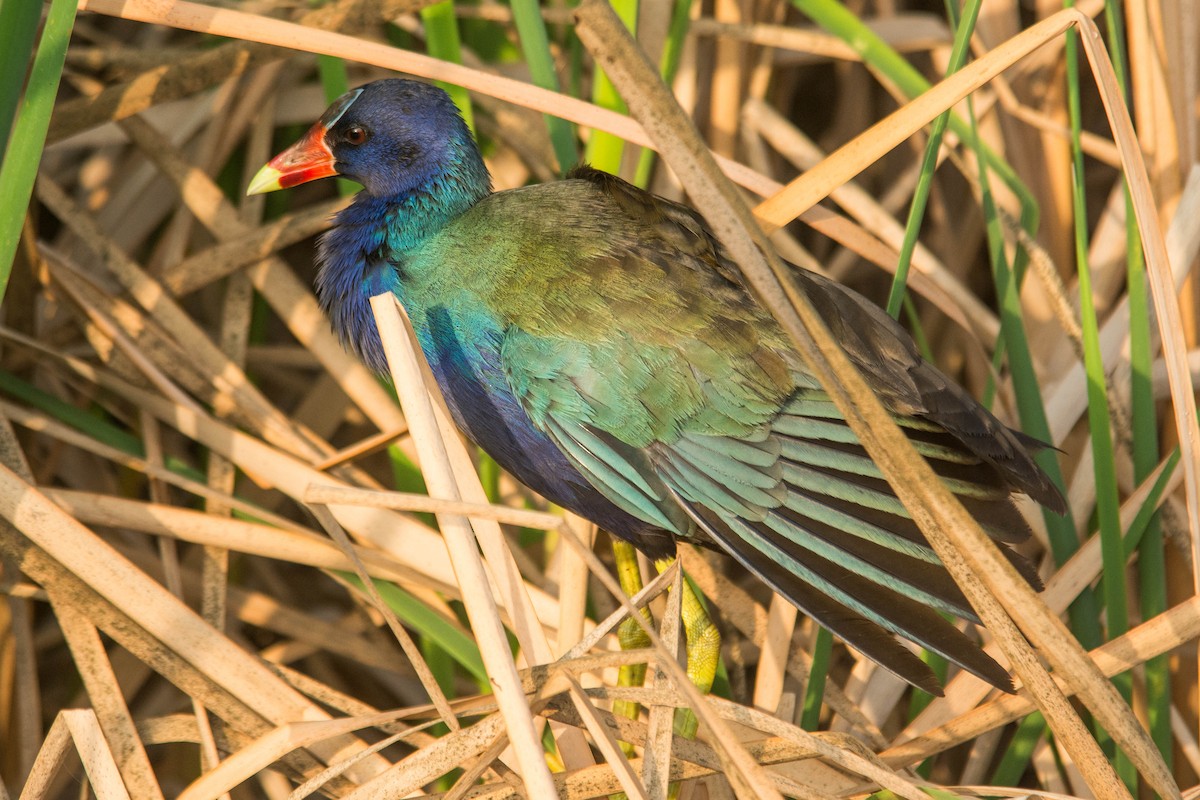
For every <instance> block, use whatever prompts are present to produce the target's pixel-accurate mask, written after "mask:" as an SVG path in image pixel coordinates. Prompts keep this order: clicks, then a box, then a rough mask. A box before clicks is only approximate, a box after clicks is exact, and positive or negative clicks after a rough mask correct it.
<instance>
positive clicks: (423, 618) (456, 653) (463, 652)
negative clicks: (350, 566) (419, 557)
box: [337, 572, 490, 692]
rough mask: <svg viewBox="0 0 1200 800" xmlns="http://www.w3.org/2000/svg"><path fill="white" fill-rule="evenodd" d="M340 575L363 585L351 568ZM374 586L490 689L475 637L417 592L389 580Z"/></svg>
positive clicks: (390, 604) (401, 614)
mask: <svg viewBox="0 0 1200 800" xmlns="http://www.w3.org/2000/svg"><path fill="white" fill-rule="evenodd" d="M337 575H338V577H340V578H341V579H342V580H344V581H346V582H347V583H350V584H353V585H354V586H357V587H358V588H360V589H361V588H362V587H363V584H362V581H360V580H359V579H358V576H357V575H355V574H353V573H351V572H338V573H337ZM375 588H376V589H378V590H379V596H380V597H382V598H383V602H385V603H387V604H388V608H390V609H391V610H392V611H394V612H395V613H396V616H397V617H399V618H400V619H401V620H403V621H404V624H405V625H406V626H408V627H410V628H412V629H413V630H414V631H416V632H417V633H418V634H420V635H421V636H423V637H428V638H429V639H430V641H433V642H435V643H437V645H438V647H440V648H442V649H443V650H445V651H446V652H447V653H448V654H449V655H450V657H451V658H453V659H454V660H455V661H456V662H458V664H459V665H461V666H462V667H463V669H465V670H466V671H467V672H468V673H470V675H471V677H473V678H474V679H475V680H476V682H478V683H479V685H480V688H481V689H482V690H483V691H485V692H486V691H490V689H488V688H487V687H488V686H489V681H488V676H487V670H486V669H484V666H483V657H482V656H481V655H480V654H479V647H478V646H477V645H476V644H475V640H474V639H472V638H471V637H470V636H467V635H466V634H464V633H463V632H462V631H460V630H459V629H458V628H456V627H455V626H453V625H451V624H449V623H448V622H446V620H444V619H443V618H442V617H441V615H439V614H437V613H436V612H435V611H434V610H433V609H431V608H430V607H429V606H427V605H425V604H424V603H422V602H421V601H420V600H418V599H417V598H416V597H415V596H414V595H411V594H409V593H408V592H406V591H405V590H404V589H401V588H400V587H399V586H397V585H395V584H394V583H391V582H389V581H375Z"/></svg>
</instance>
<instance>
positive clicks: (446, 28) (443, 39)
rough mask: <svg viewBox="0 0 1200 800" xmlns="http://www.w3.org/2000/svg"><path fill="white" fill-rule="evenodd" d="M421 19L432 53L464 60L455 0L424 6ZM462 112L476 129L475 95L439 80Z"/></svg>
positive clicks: (459, 62)
mask: <svg viewBox="0 0 1200 800" xmlns="http://www.w3.org/2000/svg"><path fill="white" fill-rule="evenodd" d="M421 22H422V23H424V25H425V47H426V49H427V50H428V51H429V55H431V56H433V57H434V58H440V59H441V60H443V61H452V62H454V63H455V64H461V63H462V44H461V43H460V41H459V38H458V20H457V18H456V17H455V16H454V2H453V0H442V1H441V2H440V3H434V4H433V5H430V6H425V7H424V8H422V9H421ZM438 86H441V87H442V88H443V89H445V90H446V93H447V94H449V95H450V97H451V99H453V100H454V104H455V105H456V106H458V110H459V111H461V112H462V115H463V119H464V120H465V121H466V123H467V127H469V128H470V129H471V130H472V131H474V130H475V114H474V112H473V111H472V110H471V95H470V94H469V93H468V92H467V90H466V89H464V88H463V87H461V86H456V85H455V84H452V83H445V82H443V81H438Z"/></svg>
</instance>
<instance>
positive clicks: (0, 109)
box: [0, 0, 42, 153]
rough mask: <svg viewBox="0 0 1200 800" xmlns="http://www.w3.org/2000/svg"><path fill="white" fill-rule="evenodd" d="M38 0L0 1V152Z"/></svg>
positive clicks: (9, 126)
mask: <svg viewBox="0 0 1200 800" xmlns="http://www.w3.org/2000/svg"><path fill="white" fill-rule="evenodd" d="M41 18H42V5H41V3H28V2H18V0H9V2H7V3H0V76H3V80H0V153H3V152H4V150H5V149H6V148H7V147H8V134H9V132H10V131H11V130H12V124H13V118H14V117H15V116H16V114H17V103H18V102H19V101H20V100H21V88H22V87H23V86H24V85H25V71H26V69H27V68H28V67H29V58H30V56H32V55H33V43H34V41H35V40H36V39H37V27H38V22H40V21H41Z"/></svg>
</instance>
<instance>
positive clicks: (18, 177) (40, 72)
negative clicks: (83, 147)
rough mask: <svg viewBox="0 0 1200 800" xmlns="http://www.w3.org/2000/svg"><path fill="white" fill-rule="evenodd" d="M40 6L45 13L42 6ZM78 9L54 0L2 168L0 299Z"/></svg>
mask: <svg viewBox="0 0 1200 800" xmlns="http://www.w3.org/2000/svg"><path fill="white" fill-rule="evenodd" d="M5 5H12V3H11V2H9V3H5ZM34 5H37V6H38V7H39V10H40V5H41V4H40V3H39V4H34ZM76 8H77V4H76V2H75V0H53V2H52V3H51V4H50V13H49V14H48V15H47V16H46V24H45V25H44V26H43V27H42V38H41V41H40V42H39V43H38V48H37V53H36V54H35V55H34V57H33V67H32V69H30V71H29V82H28V84H27V85H26V87H25V97H24V99H23V100H22V101H21V103H20V109H19V112H18V114H17V120H16V124H15V125H13V127H12V136H11V137H10V138H9V140H8V147H7V149H6V150H5V153H4V162H3V163H2V164H0V299H3V297H4V293H5V291H6V290H7V289H8V278H9V275H11V274H12V263H13V258H14V257H15V256H16V253H17V242H18V241H19V240H20V238H21V226H22V224H23V223H24V222H25V210H26V208H27V207H28V206H29V198H30V197H31V196H32V194H33V181H34V179H35V178H36V177H37V170H38V164H40V163H41V160H42V147H43V145H44V144H45V142H46V130H47V128H48V127H49V125H50V112H51V111H52V110H53V108H54V98H55V96H56V95H57V94H58V83H59V80H60V79H61V78H62V70H63V64H64V63H65V61H66V58H67V43H68V42H69V41H70V40H71V28H72V27H73V26H74V24H75V10H76ZM13 35H14V36H16V35H18V32H14V33H13Z"/></svg>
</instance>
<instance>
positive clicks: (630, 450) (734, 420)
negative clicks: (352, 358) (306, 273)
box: [248, 78, 1066, 694]
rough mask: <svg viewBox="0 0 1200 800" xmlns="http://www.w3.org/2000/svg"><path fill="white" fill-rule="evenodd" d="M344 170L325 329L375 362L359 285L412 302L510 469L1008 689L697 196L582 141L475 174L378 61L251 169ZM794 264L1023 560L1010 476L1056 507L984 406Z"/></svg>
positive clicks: (637, 539) (969, 503)
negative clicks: (500, 176)
mask: <svg viewBox="0 0 1200 800" xmlns="http://www.w3.org/2000/svg"><path fill="white" fill-rule="evenodd" d="M333 175H340V176H342V177H344V178H348V179H350V180H353V181H355V182H357V183H359V184H361V186H362V190H361V191H360V192H359V193H358V194H357V195H356V196H355V198H354V200H353V202H352V203H351V204H350V205H348V206H347V207H346V208H344V209H343V210H341V211H339V212H338V213H337V214H336V217H335V218H334V220H333V224H332V227H331V228H330V230H329V231H327V232H326V233H325V234H323V236H322V238H321V240H320V243H319V252H318V256H317V262H318V271H317V274H316V278H315V289H316V294H317V297H318V300H319V302H320V305H321V307H322V309H323V310H324V311H325V313H326V314H327V315H328V318H329V320H330V323H331V325H332V328H333V329H334V331H335V332H336V333H337V334H338V335H339V337H340V338H341V341H342V342H343V344H344V346H345V347H346V348H347V349H348V350H350V351H352V352H353V353H355V354H356V355H357V356H358V357H359V358H361V359H362V361H363V362H365V363H366V365H367V366H369V367H370V368H372V369H374V370H375V371H377V372H379V373H381V374H387V362H386V359H385V357H384V352H383V347H382V343H381V342H380V338H379V334H378V331H377V329H376V327H375V322H374V318H373V316H372V313H371V308H370V304H369V299H370V298H371V297H372V296H374V295H379V294H383V293H388V292H390V293H392V294H394V295H395V297H396V298H397V299H398V300H399V302H400V303H401V304H402V305H403V307H404V308H405V310H406V312H407V314H408V316H409V317H410V319H411V321H412V325H413V329H414V331H415V333H416V337H417V340H418V344H419V346H420V348H421V350H422V352H423V354H424V356H425V358H426V360H427V361H428V363H429V366H430V368H431V370H432V374H433V376H434V377H435V379H436V381H437V384H438V386H439V388H440V389H441V391H442V393H443V395H444V397H445V401H446V404H447V406H448V408H449V410H450V412H451V415H452V416H453V419H454V421H455V423H456V425H457V426H458V427H459V428H460V429H461V430H462V432H463V433H464V434H465V435H466V436H467V437H468V438H469V439H470V440H471V441H472V442H474V443H475V444H476V445H478V446H479V447H480V448H482V449H483V451H485V452H486V453H488V454H489V455H490V456H491V457H492V458H493V459H495V461H496V462H497V463H498V464H499V465H500V466H501V467H503V468H504V469H505V470H507V471H508V472H509V473H511V474H512V475H513V476H514V477H515V478H516V479H517V480H519V481H521V482H522V483H524V484H525V485H526V486H528V487H529V488H531V489H533V490H534V491H536V492H537V493H538V494H540V495H541V496H543V497H544V498H545V499H547V500H548V501H550V502H552V503H555V504H557V505H558V506H561V507H563V508H566V509H568V510H570V511H572V512H575V513H576V514H579V515H581V516H583V517H585V518H587V519H589V520H591V521H593V522H594V523H596V524H597V525H598V526H599V527H600V528H602V529H604V530H606V531H608V532H609V533H610V534H611V535H613V536H615V537H617V538H619V539H622V540H625V541H627V542H629V543H630V544H632V545H633V546H634V547H636V548H637V549H639V550H641V551H642V552H643V553H645V554H646V555H647V556H648V557H650V558H651V559H655V560H660V559H666V558H671V557H673V556H674V554H675V552H676V543H677V542H679V541H682V542H690V543H694V544H698V545H701V546H705V547H708V548H711V549H715V550H718V551H721V552H724V553H726V554H727V555H728V556H731V557H732V558H733V559H734V560H736V561H737V562H740V563H741V564H742V565H743V566H744V567H746V568H747V569H748V570H749V571H750V572H751V573H753V574H754V575H756V576H757V577H758V578H759V579H761V580H762V581H763V582H764V583H765V584H766V585H767V586H769V587H770V588H771V589H773V590H774V591H776V592H778V593H779V594H781V595H782V596H784V597H785V598H786V599H787V600H789V601H790V602H791V603H793V604H794V605H795V606H796V607H797V608H798V609H800V610H801V611H803V612H804V613H806V614H807V615H809V616H810V617H811V618H812V619H814V620H815V621H816V622H818V623H820V624H821V625H823V626H825V627H826V628H828V629H829V630H830V631H832V632H833V633H834V634H836V635H837V636H839V637H840V638H841V639H842V640H844V641H845V642H846V643H848V644H849V645H851V646H853V647H854V648H856V649H857V650H858V651H860V652H861V653H863V654H865V655H866V656H868V657H869V658H871V659H872V660H874V661H875V662H877V663H878V664H880V665H881V666H883V667H884V668H885V669H888V670H890V671H891V672H893V673H894V674H896V675H897V676H899V677H900V678H901V679H903V680H904V681H907V682H908V683H910V684H912V685H913V686H916V687H918V688H921V689H924V690H925V691H928V692H931V693H933V694H941V693H942V689H941V685H940V683H939V681H938V679H937V678H936V676H935V675H934V673H933V672H932V670H930V668H929V667H928V666H927V665H926V664H925V663H924V661H922V660H921V659H920V658H918V657H917V656H916V655H915V654H914V653H913V652H912V650H911V649H910V648H909V647H906V646H905V645H904V644H902V642H901V641H900V640H901V639H903V640H907V641H909V642H911V643H913V644H916V645H919V646H920V647H922V648H925V649H927V650H929V651H932V652H935V653H937V654H939V655H941V656H942V657H944V658H946V659H948V660H949V661H951V662H953V663H955V664H957V665H958V666H960V667H961V668H962V669H965V670H966V671H968V672H970V673H972V674H974V675H976V676H978V677H980V678H982V679H983V680H985V681H987V682H988V683H991V684H992V685H994V686H996V687H997V688H1000V689H1002V690H1004V691H1008V692H1011V691H1012V690H1013V684H1012V679H1011V677H1010V676H1009V674H1008V672H1007V671H1006V670H1005V669H1004V668H1003V667H1001V666H1000V665H999V664H998V663H997V662H996V661H994V660H993V659H992V658H991V657H990V656H989V655H987V654H986V653H984V652H983V650H982V649H981V648H980V647H979V645H978V644H977V643H976V641H975V640H974V639H972V638H971V637H969V636H968V635H967V634H965V633H964V632H963V631H961V630H960V629H959V627H957V626H956V625H955V624H954V623H953V622H952V621H951V620H952V619H953V618H955V617H957V618H960V619H964V620H969V621H973V622H976V623H978V622H979V620H978V617H977V616H976V614H975V612H974V611H973V610H972V608H971V606H970V604H969V603H968V602H967V600H966V599H965V597H964V596H963V593H962V592H961V590H960V589H959V587H958V586H957V585H956V584H955V582H954V581H953V579H952V578H951V577H950V576H949V573H948V572H947V571H946V569H945V567H944V566H943V565H942V564H941V562H940V560H939V559H938V557H937V555H936V554H935V553H934V551H933V549H932V548H931V547H930V545H929V543H928V542H927V541H926V539H925V537H924V535H923V534H922V533H921V531H920V529H919V528H918V527H917V525H916V524H915V523H914V522H913V520H912V519H911V517H910V515H909V513H908V512H907V511H906V509H905V508H904V506H903V505H902V504H901V503H900V501H899V500H898V499H897V498H896V495H895V493H894V492H893V491H892V489H891V488H890V487H889V485H888V483H887V481H886V480H885V479H884V477H883V475H882V473H881V472H880V470H879V468H878V467H877V466H876V465H875V464H874V463H873V462H872V461H871V459H870V458H869V457H868V455H867V452H866V450H865V448H864V447H863V445H862V443H861V442H860V441H859V440H858V438H857V437H856V435H855V434H854V432H853V431H852V430H851V429H850V427H849V426H848V425H847V423H846V421H845V420H844V418H843V417H842V415H841V413H840V412H839V411H838V409H837V407H836V406H835V405H834V403H833V402H832V401H831V399H830V398H829V396H828V395H827V394H826V393H825V391H824V390H823V389H822V387H821V385H820V384H819V383H818V381H817V380H816V379H815V378H814V377H813V376H812V375H811V373H810V372H809V371H808V370H807V369H806V367H805V365H804V363H803V361H802V360H801V358H800V356H799V354H798V353H797V352H796V350H795V349H794V348H793V347H792V345H791V344H790V343H789V340H788V338H787V336H786V334H785V333H784V332H783V330H782V329H781V328H780V326H779V324H778V323H777V322H776V321H775V319H774V318H773V317H772V316H771V314H770V313H769V312H768V311H766V310H765V309H764V308H763V306H762V305H760V304H759V303H758V302H757V301H756V300H755V298H754V296H753V294H752V292H751V291H750V289H749V288H748V286H747V284H746V282H745V280H744V278H743V277H742V275H741V274H740V272H739V270H738V268H737V266H736V265H735V264H734V262H733V261H732V259H731V257H730V256H729V254H728V253H727V252H726V250H725V248H724V247H723V246H722V245H721V243H720V242H719V241H717V239H716V238H715V236H714V235H713V233H712V232H711V231H710V229H709V227H708V226H707V224H706V223H705V221H704V219H703V218H702V217H701V216H700V215H699V214H698V213H697V212H695V211H694V210H692V209H691V208H689V207H687V206H686V205H683V204H679V203H675V202H671V201H668V200H666V199H663V198H661V197H658V196H655V195H653V194H650V193H648V192H646V191H644V190H642V189H639V188H637V187H635V186H633V185H631V184H629V183H627V182H625V181H623V180H621V179H620V178H618V177H616V176H613V175H611V174H608V173H605V172H602V171H599V170H596V169H593V168H591V167H589V166H587V165H582V166H579V167H576V168H574V169H573V170H571V171H570V172H568V173H567V174H566V175H565V176H564V178H563V179H561V180H556V181H551V182H548V183H542V184H537V185H530V186H523V187H520V188H514V189H508V190H505V191H493V188H492V179H491V176H490V174H489V172H488V170H487V168H486V166H485V164H484V161H483V158H482V156H481V155H480V151H479V148H478V146H477V145H476V143H475V140H474V138H473V136H472V133H471V131H470V130H469V128H468V126H467V125H466V124H465V122H464V121H463V118H462V116H461V114H460V113H459V110H458V108H457V107H456V106H455V104H454V103H453V101H452V100H451V99H450V97H449V96H448V95H447V94H446V92H444V91H443V90H442V89H440V88H438V87H436V86H433V85H431V84H427V83H424V82H421V81H416V80H410V79H402V78H389V79H383V80H378V81H375V82H372V83H369V84H366V85H364V86H361V87H359V88H356V89H354V90H352V91H350V92H348V93H346V94H345V95H343V96H342V97H340V98H339V99H337V100H336V101H335V102H334V103H333V104H332V105H331V106H330V107H329V108H328V110H327V111H326V112H325V113H324V114H323V115H322V116H321V117H320V119H319V120H318V121H317V122H316V123H315V124H314V125H313V126H312V127H311V128H310V129H309V131H308V132H307V133H306V134H305V135H304V136H303V137H302V138H301V139H300V140H299V141H297V142H296V143H295V144H294V145H292V146H291V147H289V148H288V149H286V150H284V151H283V152H281V153H280V154H279V155H278V156H276V157H275V158H273V159H272V160H271V161H270V162H268V164H267V165H266V166H264V167H263V168H262V169H261V170H260V171H259V173H258V174H257V175H256V176H255V177H254V178H253V179H252V180H251V183H250V185H249V187H248V193H250V194H254V193H261V192H267V191H274V190H277V189H281V188H287V187H291V186H296V185H299V184H301V183H305V182H308V181H311V180H315V179H318V178H322V177H328V176H333ZM790 277H791V279H792V280H793V281H794V282H795V284H796V286H797V287H798V288H799V289H800V290H801V291H803V292H804V293H805V294H806V295H807V296H808V298H809V299H810V300H811V302H812V304H813V305H814V307H815V308H816V309H817V311H818V312H819V314H820V316H821V318H822V319H823V320H824V322H825V324H826V325H827V326H828V327H829V328H830V330H831V331H832V333H833V334H834V336H835V337H836V338H837V340H838V341H839V342H840V344H841V345H842V347H843V348H844V350H845V352H846V354H847V355H848V356H849V359H850V361H851V363H852V364H853V365H854V366H855V367H856V368H857V369H859V370H860V371H861V372H862V374H863V376H864V377H865V378H866V380H867V382H868V384H869V385H870V386H871V387H872V389H873V390H874V391H875V392H876V393H877V395H878V397H879V399H880V400H881V402H882V403H883V405H884V407H885V408H886V409H887V411H888V412H889V413H890V414H891V416H892V418H893V419H894V420H895V422H896V423H897V424H898V425H899V426H900V428H901V430H902V431H903V432H904V433H905V434H906V436H907V438H908V440H909V441H910V442H911V443H912V444H913V445H914V446H915V448H916V450H917V452H919V453H920V454H921V455H922V456H924V457H925V458H926V460H927V461H928V462H929V464H930V465H931V466H932V467H933V469H934V470H935V472H936V473H937V475H938V476H939V478H940V480H942V481H943V482H944V484H945V485H946V486H947V487H948V488H949V489H950V490H951V491H952V492H954V494H956V495H957V497H958V499H959V500H961V501H962V502H963V504H964V505H965V506H966V508H967V509H968V510H969V511H970V512H971V514H972V515H973V516H974V518H975V519H976V520H978V521H979V522H980V524H981V525H982V526H983V528H984V530H985V531H986V532H987V533H988V534H989V536H990V537H991V539H992V540H993V541H994V542H995V543H996V544H997V545H998V546H999V548H1000V549H1001V551H1002V552H1003V553H1004V554H1005V556H1006V557H1007V558H1008V560H1009V561H1010V562H1011V563H1013V565H1014V566H1015V567H1016V568H1017V569H1018V571H1019V572H1020V573H1021V574H1022V575H1023V576H1024V577H1025V579H1026V580H1028V581H1029V582H1030V583H1031V584H1033V585H1034V586H1035V587H1036V588H1039V589H1040V586H1041V584H1040V582H1039V579H1038V576H1037V573H1036V571H1035V570H1034V569H1033V567H1032V565H1031V564H1030V562H1029V561H1028V560H1026V559H1025V558H1024V557H1022V556H1021V555H1019V554H1018V553H1017V552H1016V551H1015V550H1014V549H1013V548H1012V545H1014V544H1018V543H1020V542H1022V541H1024V540H1025V539H1026V538H1028V536H1029V535H1030V531H1029V527H1028V524H1027V522H1026V521H1025V519H1024V517H1023V516H1022V514H1021V513H1020V511H1019V510H1018V508H1017V507H1016V505H1015V504H1014V497H1015V496H1016V495H1018V494H1025V495H1028V496H1029V497H1030V498H1032V499H1033V500H1035V501H1036V502H1038V503H1040V504H1041V505H1043V506H1045V507H1046V508H1048V509H1050V510H1052V511H1054V512H1057V513H1063V512H1064V511H1065V509H1066V504H1065V501H1064V498H1063V495H1062V494H1061V492H1060V490H1059V489H1058V488H1057V486H1056V485H1055V483H1054V482H1053V481H1052V480H1051V478H1050V477H1049V476H1048V475H1047V473H1046V472H1045V471H1044V470H1043V469H1042V468H1041V467H1040V466H1039V465H1038V464H1037V462H1036V461H1035V455H1036V454H1037V453H1038V452H1039V451H1041V450H1042V449H1044V448H1045V447H1047V445H1045V444H1044V443H1042V442H1040V441H1039V440H1037V439H1035V438H1033V437H1030V436H1027V435H1025V434H1023V433H1021V432H1019V431H1017V430H1014V429H1010V428H1009V427H1007V426H1006V425H1004V424H1003V423H1002V422H1000V421H999V420H998V419H997V418H996V417H995V416H994V415H993V414H992V413H991V412H990V411H988V410H987V409H986V408H984V407H983V406H982V405H981V404H980V403H978V402H977V401H976V400H975V399H974V398H973V397H971V395H970V394H969V393H968V392H967V391H966V390H965V389H963V388H961V387H960V386H959V385H958V384H956V383H955V382H954V381H953V380H951V379H950V378H949V377H947V376H946V375H945V374H944V373H942V372H941V371H940V370H939V369H938V368H937V367H936V366H934V365H933V364H931V363H929V362H928V361H926V360H925V359H924V358H922V356H921V354H920V352H919V350H918V348H917V347H916V345H915V344H914V342H913V340H912V338H911V337H910V336H909V334H908V333H907V332H906V331H905V330H904V329H903V327H901V326H900V325H899V324H898V323H896V322H895V321H894V320H893V319H892V318H891V317H889V316H888V315H887V314H886V313H884V312H883V310H882V309H880V308H879V307H878V306H876V305H875V304H873V303H872V302H870V301H869V300H868V299H866V298H865V297H863V296H862V295H860V294H858V293H856V292H854V291H853V290H851V289H849V288H847V287H845V286H842V285H841V284H839V283H837V282H835V281H832V280H830V279H828V278H825V277H823V276H821V275H819V274H817V273H814V272H810V271H807V270H804V269H801V268H799V267H793V268H792V271H791V273H790Z"/></svg>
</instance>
